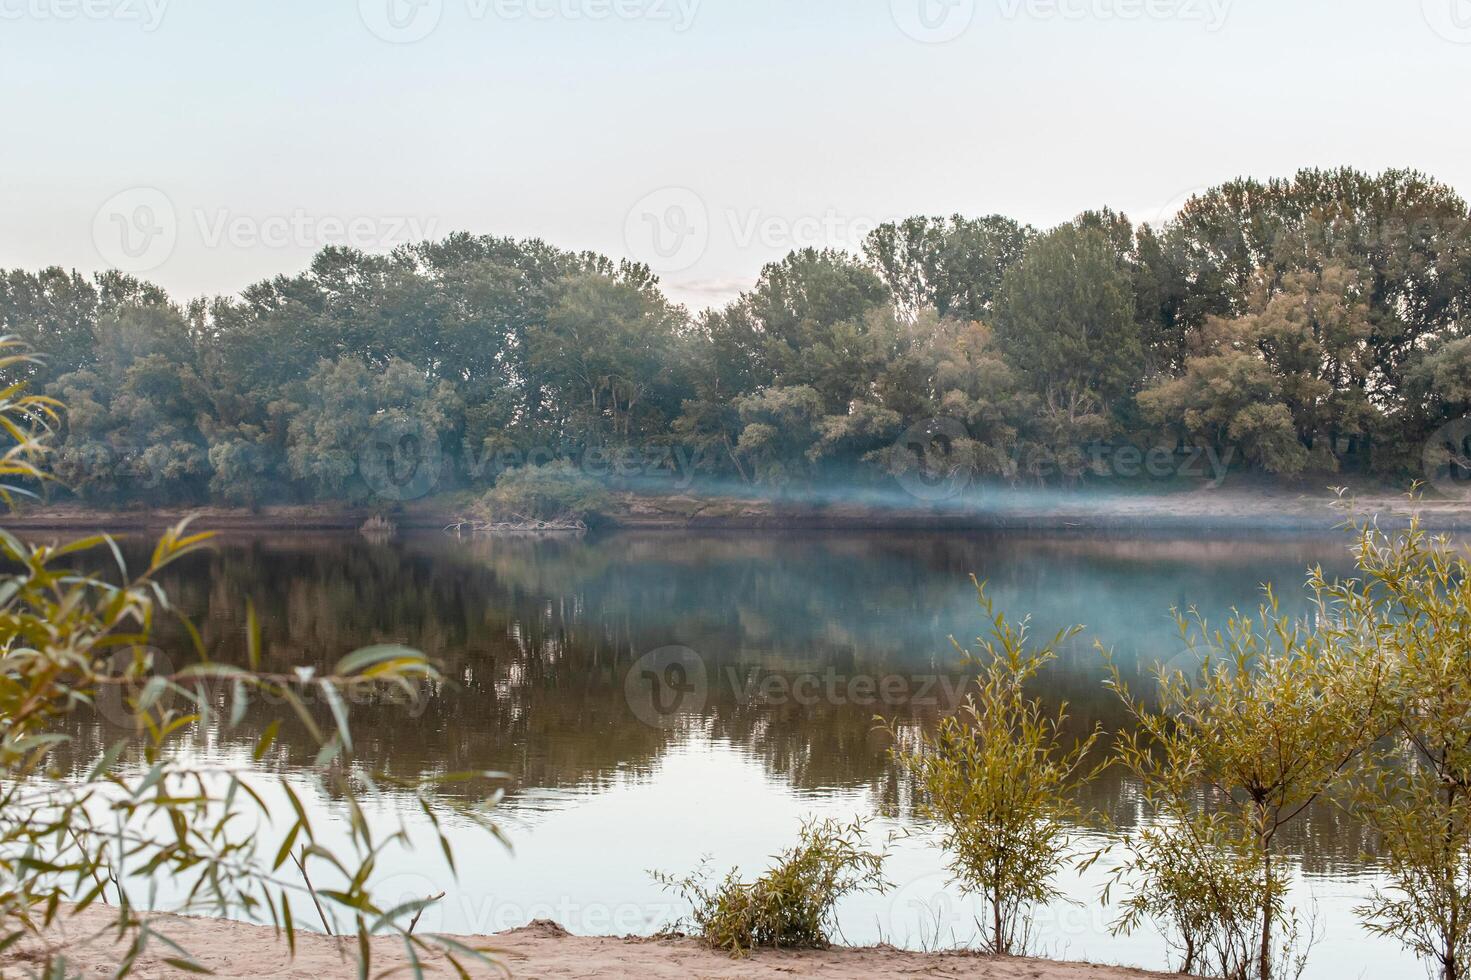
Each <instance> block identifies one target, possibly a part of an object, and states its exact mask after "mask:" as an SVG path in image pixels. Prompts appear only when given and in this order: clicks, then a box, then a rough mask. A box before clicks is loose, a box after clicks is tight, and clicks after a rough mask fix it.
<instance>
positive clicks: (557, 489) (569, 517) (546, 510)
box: [475, 461, 608, 522]
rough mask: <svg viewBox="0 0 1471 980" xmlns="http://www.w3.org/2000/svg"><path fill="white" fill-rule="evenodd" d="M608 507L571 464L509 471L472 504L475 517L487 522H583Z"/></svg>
mask: <svg viewBox="0 0 1471 980" xmlns="http://www.w3.org/2000/svg"><path fill="white" fill-rule="evenodd" d="M607 508H608V493H607V491H606V490H605V489H604V488H603V485H602V484H601V483H599V482H598V481H597V480H594V479H592V478H591V477H589V476H587V475H585V474H584V473H582V472H581V471H580V470H578V469H577V467H575V466H573V465H572V464H571V463H569V462H566V461H562V462H558V463H549V464H547V465H545V466H523V467H521V468H520V469H514V470H509V471H507V472H505V473H503V474H501V476H500V479H498V480H496V484H495V487H494V488H493V489H492V490H490V491H489V492H488V493H486V494H485V496H483V497H482V498H480V501H479V502H478V503H477V504H476V507H475V513H476V516H477V517H480V518H481V519H483V520H486V521H491V522H505V521H583V520H587V519H588V518H590V517H596V516H597V515H598V514H600V513H602V512H603V511H605V510H607Z"/></svg>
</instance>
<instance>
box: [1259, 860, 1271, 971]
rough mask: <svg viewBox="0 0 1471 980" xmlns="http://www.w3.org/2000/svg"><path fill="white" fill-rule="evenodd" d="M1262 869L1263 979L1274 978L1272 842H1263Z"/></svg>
mask: <svg viewBox="0 0 1471 980" xmlns="http://www.w3.org/2000/svg"><path fill="white" fill-rule="evenodd" d="M1262 871H1263V873H1264V876H1265V881H1264V882H1263V887H1262V948H1261V953H1260V956H1261V962H1260V964H1259V966H1260V976H1261V980H1272V844H1271V842H1270V841H1264V842H1263V844H1262Z"/></svg>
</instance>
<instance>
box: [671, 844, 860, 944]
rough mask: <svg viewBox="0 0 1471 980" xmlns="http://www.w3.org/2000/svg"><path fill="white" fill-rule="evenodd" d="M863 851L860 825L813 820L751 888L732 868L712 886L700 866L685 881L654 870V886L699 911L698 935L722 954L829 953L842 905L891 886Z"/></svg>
mask: <svg viewBox="0 0 1471 980" xmlns="http://www.w3.org/2000/svg"><path fill="white" fill-rule="evenodd" d="M866 847H867V834H866V832H865V827H864V823H863V821H861V820H855V821H854V822H852V823H849V824H844V823H841V822H839V821H837V820H831V819H829V820H823V821H815V820H814V821H809V822H807V823H805V824H803V825H802V831H801V838H800V840H799V841H798V843H797V846H796V847H794V848H792V849H791V850H788V851H786V852H785V853H783V854H780V855H778V856H777V857H776V859H775V860H776V865H775V866H774V867H772V868H771V869H770V870H768V871H767V872H766V873H765V874H763V875H762V876H761V877H759V878H757V879H756V880H755V881H754V882H745V881H742V880H741V879H740V872H739V869H736V868H732V869H731V870H730V871H729V872H728V873H727V874H726V875H725V877H724V878H721V879H720V880H719V881H717V882H715V883H714V884H713V885H711V884H710V876H709V873H708V866H703V865H702V866H701V868H700V870H699V871H697V872H696V873H694V874H691V875H687V876H685V877H683V878H674V877H672V876H670V875H667V874H665V873H663V872H657V871H656V872H654V879H655V880H656V881H658V882H659V883H660V884H662V885H664V886H665V888H666V889H668V890H670V891H673V892H675V893H677V894H679V895H680V896H681V897H683V898H684V899H685V900H686V901H688V902H689V903H690V904H691V905H693V906H694V911H693V912H692V913H691V918H692V920H693V922H694V925H695V928H696V929H697V930H698V934H699V936H700V937H701V938H702V939H704V940H705V942H707V943H709V944H710V945H711V946H714V947H715V948H717V949H725V950H729V951H730V952H731V953H732V954H734V955H737V956H739V955H743V954H745V953H747V952H749V951H750V950H752V949H754V948H757V947H785V948H807V949H824V948H826V947H827V946H829V945H831V941H830V939H829V938H828V931H829V929H830V928H832V926H833V909H834V907H835V906H836V905H837V903H838V900H839V899H841V898H842V897H843V896H844V895H848V894H852V893H855V892H879V893H882V892H884V891H885V890H887V889H888V887H889V883H888V882H887V881H885V880H884V877H883V863H884V858H885V857H886V854H885V852H883V851H870V850H867V849H866Z"/></svg>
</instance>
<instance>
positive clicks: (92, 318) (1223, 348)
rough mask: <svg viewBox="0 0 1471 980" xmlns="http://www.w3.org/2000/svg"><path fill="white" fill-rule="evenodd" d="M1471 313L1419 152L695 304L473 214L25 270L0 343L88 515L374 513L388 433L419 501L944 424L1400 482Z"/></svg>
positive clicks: (972, 445) (1000, 442) (598, 260)
mask: <svg viewBox="0 0 1471 980" xmlns="http://www.w3.org/2000/svg"><path fill="white" fill-rule="evenodd" d="M1468 309H1471V217H1468V208H1467V204H1466V201H1465V200H1464V199H1463V198H1462V197H1461V196H1460V195H1458V194H1457V193H1456V192H1455V191H1454V190H1453V189H1451V188H1450V187H1448V186H1446V185H1445V184H1442V183H1439V182H1437V181H1435V180H1434V179H1432V178H1430V177H1428V176H1426V175H1424V174H1421V173H1417V172H1413V171H1407V170H1391V171H1386V172H1384V173H1381V174H1378V175H1371V174H1366V173H1361V172H1358V171H1355V170H1351V169H1337V170H1304V171H1301V172H1299V173H1298V174H1297V175H1295V176H1294V177H1292V178H1290V179H1277V180H1269V181H1258V180H1253V179H1239V180H1234V181H1231V182H1229V183H1225V184H1222V185H1220V186H1218V187H1214V188H1211V189H1209V190H1206V191H1203V192H1201V193H1199V194H1197V195H1195V196H1194V197H1192V198H1191V199H1190V200H1189V201H1188V202H1187V203H1186V204H1185V206H1184V207H1183V208H1182V209H1181V211H1180V212H1179V213H1178V214H1177V215H1176V216H1175V217H1174V218H1172V219H1170V220H1168V221H1165V222H1163V223H1161V224H1159V225H1158V226H1156V225H1152V224H1148V223H1143V224H1138V225H1136V224H1134V223H1133V222H1132V221H1131V220H1130V219H1129V218H1128V217H1127V216H1125V215H1123V214H1121V213H1118V212H1116V211H1113V210H1109V209H1101V210H1097V211H1089V212H1085V213H1083V214H1081V215H1079V216H1078V217H1076V218H1075V219H1073V220H1072V221H1069V222H1066V223H1065V224H1062V225H1060V226H1058V227H1056V228H1053V229H1050V230H1046V231H1040V230H1038V229H1035V228H1032V227H1030V226H1028V225H1026V224H1023V223H1021V222H1018V221H1015V220H1013V219H1010V218H1006V217H1003V216H999V215H991V216H987V217H981V218H967V217H960V216H956V217H950V218H933V217H914V218H909V219H906V220H903V221H897V222H893V223H889V224H886V225H883V226H881V227H879V228H877V229H876V230H875V231H874V232H873V233H872V234H871V235H869V236H868V238H867V240H866V241H865V242H864V245H863V248H862V250H861V254H850V253H846V252H842V251H837V250H830V249H829V250H817V249H804V250H799V251H795V252H793V253H791V254H790V255H788V256H787V257H786V258H784V259H783V260H781V261H780V262H775V263H772V264H770V265H768V266H767V267H766V268H765V269H764V270H763V271H762V273H761V275H760V278H759V280H758V281H757V283H756V284H755V285H754V286H753V288H752V289H750V290H749V291H748V292H746V293H744V294H742V295H741V296H740V297H739V298H738V299H737V300H735V301H734V302H732V303H731V304H729V305H728V306H726V307H725V308H723V309H717V310H709V311H705V312H700V313H693V314H692V313H691V312H690V311H688V310H686V309H685V308H683V307H681V306H679V305H676V304H674V303H672V302H671V301H670V300H669V299H668V298H667V297H666V296H665V295H664V294H663V292H662V291H661V289H660V285H659V282H658V279H657V278H656V277H655V276H654V275H653V274H652V272H651V271H650V270H649V269H648V268H647V267H645V266H642V265H638V264H634V263H631V262H627V261H614V260H612V259H610V258H608V257H606V256H602V255H597V254H593V253H589V252H581V253H577V252H570V251H566V250H563V249H559V248H556V247H553V246H551V245H549V244H547V243H545V242H542V241H538V240H525V241H519V240H513V239H510V238H497V237H479V236H473V235H469V234H454V235H451V236H449V237H448V238H445V239H444V240H442V241H438V242H424V243H421V244H417V245H412V246H405V247H401V248H399V249H396V250H395V251H393V252H392V253H390V254H368V253H364V252H361V251H357V250H353V249H348V248H341V247H330V248H326V249H323V250H322V251H321V252H320V253H319V254H318V255H317V256H316V257H315V258H314V259H313V261H312V263H311V265H310V267H309V268H308V269H307V270H306V271H304V272H302V273H300V274H297V275H294V276H286V275H282V276H277V277H275V278H273V279H270V280H267V281H263V282H258V283H255V284H254V285H251V286H249V287H247V288H246V289H245V290H243V291H242V292H241V293H240V294H239V295H238V296H231V297H217V298H213V299H194V300H191V301H188V302H179V301H176V300H174V299H172V298H171V297H170V296H169V295H168V294H167V293H166V292H165V291H164V290H163V289H161V288H159V287H157V286H156V285H153V284H150V283H148V282H144V281H140V280H138V279H136V278H133V277H130V276H127V275H124V274H122V273H119V272H116V271H112V272H105V273H101V274H99V275H96V276H94V277H92V278H90V279H89V278H86V277H84V276H82V275H80V274H78V273H76V272H68V271H66V270H63V269H60V268H48V269H43V270H41V271H39V272H28V271H22V270H12V271H4V272H0V331H3V333H4V334H7V335H11V336H15V337H18V338H19V339H21V340H22V341H24V342H25V343H26V344H27V345H28V346H30V347H31V348H32V349H34V350H37V351H41V352H44V354H45V355H46V359H45V361H44V363H43V364H40V365H36V366H27V367H26V368H25V369H24V370H25V372H26V375H27V379H28V380H29V381H30V382H31V384H32V390H33V391H39V392H45V393H47V394H50V395H53V396H54V397H56V398H58V399H60V400H61V401H62V402H64V403H65V404H66V406H67V413H66V415H65V419H64V422H63V427H62V431H61V432H60V433H59V438H58V440H57V452H56V456H55V462H54V466H55V469H56V471H57V475H58V476H59V477H60V480H61V482H62V483H64V484H65V485H66V486H67V487H69V488H70V492H74V493H76V494H77V495H79V496H80V497H82V498H83V499H86V500H88V501H92V502H96V503H127V502H130V501H137V500H146V501H148V502H151V503H164V502H172V503H193V502H203V501H206V500H210V501H216V502H220V503H230V504H244V505H257V504H262V503H274V502H305V501H313V500H322V501H347V502H354V503H357V502H363V501H366V500H369V499H371V498H373V497H374V496H375V491H377V490H379V489H381V483H380V482H379V481H376V480H375V479H374V474H372V473H371V472H368V467H366V466H364V465H363V462H362V456H363V454H364V447H365V446H367V445H369V444H371V443H373V442H374V440H379V441H382V439H384V438H387V439H388V440H389V441H390V442H391V443H393V444H394V445H393V447H392V448H393V449H394V450H395V451H401V450H403V448H404V446H405V445H409V444H410V443H412V445H413V446H414V447H417V448H415V449H414V452H416V453H419V454H420V456H421V457H422V458H421V459H420V460H419V462H421V463H423V464H424V467H425V468H426V469H428V470H431V471H432V472H430V473H429V474H428V477H429V478H428V479H427V480H425V479H420V480H419V481H418V482H417V483H416V484H415V488H416V489H414V490H413V492H412V495H414V496H418V495H422V494H423V493H427V492H430V491H432V490H439V491H444V490H452V489H457V488H467V487H468V488H474V487H482V488H483V487H485V486H488V485H490V484H491V483H493V482H494V480H495V477H496V475H497V474H498V473H500V472H503V471H504V470H505V469H506V468H508V467H514V466H518V465H522V464H524V463H527V462H537V461H543V460H549V459H554V458H570V459H572V460H573V461H574V462H575V463H576V462H579V461H581V460H583V459H585V458H586V457H587V456H588V454H595V455H599V456H603V457H606V456H607V455H609V454H612V455H615V456H616V454H617V453H618V452H623V451H629V450H632V451H633V452H632V455H631V457H629V458H632V459H635V460H637V461H638V465H639V466H640V467H642V470H641V472H643V473H644V474H645V475H649V474H650V473H663V472H667V471H672V470H674V469H678V468H679V467H680V466H682V465H687V466H693V467H695V468H697V469H698V471H699V473H700V474H701V475H702V476H705V477H708V478H710V479H718V480H722V481H733V482H736V483H740V484H752V485H760V486H765V487H792V486H798V487H800V486H805V485H810V484H813V483H818V482H822V481H841V482H843V483H845V484H851V483H854V482H857V483H860V484H862V483H871V484H874V485H879V484H883V483H885V482H886V481H888V480H890V478H891V474H893V473H895V472H898V471H901V470H902V469H903V468H904V467H906V466H910V465H913V464H914V462H915V459H914V457H915V456H916V454H922V453H923V452H924V451H925V449H924V443H925V442H926V441H927V439H928V437H929V435H930V434H933V433H935V432H940V433H942V434H943V435H944V436H945V451H946V453H947V454H948V455H947V457H946V463H947V465H951V466H954V465H961V466H964V467H966V468H968V469H969V470H971V471H972V472H974V473H976V474H978V475H979V476H981V477H984V478H989V479H995V480H998V481H1006V482H1010V483H1013V484H1026V483H1033V482H1035V483H1057V482H1064V483H1075V482H1078V481H1087V480H1090V479H1094V478H1095V477H1097V476H1100V475H1107V474H1103V473H1100V472H1099V462H1098V461H1099V460H1100V459H1101V458H1103V457H1101V456H1100V455H1099V453H1098V452H1097V451H1096V449H1097V447H1099V446H1104V447H1117V446H1122V445H1132V446H1149V447H1154V446H1163V447H1165V448H1166V449H1168V450H1170V451H1183V450H1186V449H1195V450H1199V449H1201V448H1208V449H1211V450H1213V451H1215V452H1216V453H1218V454H1219V457H1220V458H1223V459H1230V460H1233V461H1234V463H1235V465H1236V466H1237V467H1240V468H1247V469H1250V470H1254V471H1259V472H1263V473H1267V474H1273V475H1277V476H1280V477H1283V478H1291V477H1298V476H1302V475H1307V474H1320V473H1337V472H1347V473H1357V474H1365V475H1371V476H1374V477H1379V478H1385V479H1401V478H1404V477H1406V476H1410V475H1419V473H1420V467H1421V449H1422V447H1423V446H1424V445H1425V442H1426V440H1427V439H1428V438H1429V437H1430V436H1431V434H1432V433H1435V432H1436V431H1437V430H1438V429H1440V427H1441V426H1443V425H1444V424H1445V423H1446V422H1447V421H1450V420H1454V419H1459V418H1461V417H1463V416H1465V415H1466V414H1468V411H1471V337H1468V324H1471V319H1468ZM937 420H939V421H938V422H937ZM385 423H389V424H388V425H387V427H386V428H385ZM385 432H386V433H387V435H386V436H385V435H384V433H385ZM915 432H919V433H920V434H921V438H919V439H917V440H916V439H915V438H912V434H913V433H915ZM907 434H908V435H907ZM409 436H412V438H409ZM405 440H407V441H405ZM400 443H402V445H400ZM426 445H431V446H432V448H433V453H432V455H425V454H424V448H423V447H424V446H426ZM676 447H677V448H678V450H679V452H678V453H676V452H673V451H672V450H673V449H674V448H676ZM421 476H422V474H421Z"/></svg>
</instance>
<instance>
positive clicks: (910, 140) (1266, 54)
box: [0, 0, 1471, 308]
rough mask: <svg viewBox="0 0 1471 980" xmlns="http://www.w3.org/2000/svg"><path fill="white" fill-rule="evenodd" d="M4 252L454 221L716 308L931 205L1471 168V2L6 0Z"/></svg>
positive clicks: (188, 262) (286, 241)
mask: <svg viewBox="0 0 1471 980" xmlns="http://www.w3.org/2000/svg"><path fill="white" fill-rule="evenodd" d="M0 82H3V92H4V96H3V98H0V178H3V179H0V268H15V267H21V268H27V269H37V268H40V267H43V266H48V265H60V266H63V267H67V268H74V269H77V270H79V271H81V272H83V273H91V272H94V271H97V270H99V269H102V268H106V267H118V268H123V269H124V270H125V271H129V272H132V273H134V274H137V275H139V276H141V277H143V278H146V279H149V280H152V281H154V282H157V283H159V284H161V285H163V286H165V287H166V288H168V289H169V290H170V291H171V292H172V293H174V294H175V295H176V296H177V297H179V298H180V299H186V298H189V297H193V296H198V295H216V294H231V293H237V292H239V291H240V290H241V289H242V288H244V287H245V286H247V285H249V284H250V283H252V282H255V281H258V280H260V279H263V278H267V277H269V276H273V275H277V274H283V273H294V272H297V271H300V270H301V269H303V268H304V267H305V266H306V264H307V263H308V262H309V260H310V258H311V256H312V255H313V254H314V253H315V252H316V251H317V250H318V249H319V248H320V247H322V246H323V245H328V244H348V245H353V246H356V247H360V248H364V249H366V250H369V251H375V252H377V251H388V250H390V249H392V248H393V247H394V246H396V245H399V244H403V243H405V242H411V241H417V240H420V239H423V238H439V237H443V236H444V235H446V234H448V233H450V232H452V231H469V232H472V233H476V234H495V235H511V236H516V237H538V238H542V239H545V240H547V241H549V242H551V243H553V244H555V245H559V246H562V247H566V248H572V249H579V250H580V249H593V250H596V251H600V252H604V253H606V254H609V255H612V256H614V257H619V258H621V257H628V258H633V259H637V260H639V261H645V262H648V263H649V264H650V265H652V266H653V267H654V268H655V270H656V271H657V272H658V273H659V274H660V276H661V278H662V280H663V282H664V284H665V287H666V290H667V291H668V292H669V294H670V295H671V296H672V297H673V298H675V299H676V300H678V301H680V302H683V303H687V304H689V305H690V306H691V307H693V308H699V307H704V306H709V305H718V304H722V303H724V302H726V301H728V300H730V299H732V298H734V297H735V296H736V295H737V294H738V293H739V292H740V291H741V290H743V289H748V288H750V286H751V285H752V284H753V283H754V282H755V280H756V277H757V276H758V275H759V273H760V270H761V267H762V266H763V265H764V264H765V263H767V262H771V261H774V260H778V259H780V258H781V257H782V256H783V255H784V254H786V253H787V252H788V251H790V250H791V249H792V248H796V247H803V246H808V245H812V246H835V247H846V248H855V247H856V246H857V245H858V244H859V243H860V242H861V241H862V238H863V236H864V235H865V234H866V233H867V231H868V230H869V229H871V228H872V227H874V226H875V225H877V224H879V223H882V222H883V221H887V220H892V219H896V218H902V217H905V216H908V215H912V214H954V213H959V214H966V215H982V214H991V213H1002V214H1007V215H1010V216H1012V217H1015V218H1018V219H1020V220H1023V221H1026V222H1029V223H1031V224H1034V225H1036V226H1038V227H1047V226H1050V225H1054V224H1057V223H1059V222H1061V221H1065V220H1067V219H1068V218H1070V217H1071V216H1073V215H1075V214H1076V213H1078V212H1079V211H1081V210H1084V209H1086V208H1091V207H1099V206H1103V205H1108V206H1111V207H1114V208H1117V209H1120V210H1123V211H1124V212H1126V213H1127V214H1128V215H1129V216H1130V217H1131V218H1134V219H1135V220H1136V221H1145V220H1148V221H1157V220H1159V219H1160V218H1162V217H1168V215H1169V214H1170V213H1172V211H1173V210H1174V209H1176V208H1178V207H1179V205H1180V204H1181V203H1183V202H1184V201H1185V200H1186V199H1187V198H1188V197H1189V196H1190V194H1191V193H1193V192H1194V191H1197V190H1200V189H1203V188H1205V187H1209V186H1211V185H1213V184H1216V183H1219V182H1221V181H1223V180H1228V179H1230V178H1233V177H1237V176H1242V175H1250V176H1256V177H1262V178H1266V177H1273V176H1288V175H1290V174H1292V173H1293V172H1294V171H1295V170H1297V169H1299V168H1301V167H1305V166H1337V165H1351V166H1355V167H1359V168H1363V169H1366V170H1371V171H1377V170H1380V169H1383V168H1386V167H1412V168H1416V169H1420V170H1424V171H1426V172H1428V173H1430V174H1431V175H1433V176H1435V177H1438V178H1439V179H1441V180H1443V181H1445V182H1447V183H1449V184H1450V185H1452V186H1453V187H1455V188H1457V189H1458V190H1460V191H1461V192H1462V193H1463V194H1468V195H1471V126H1468V124H1467V120H1468V109H1471V0H845V2H840V0H0Z"/></svg>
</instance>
